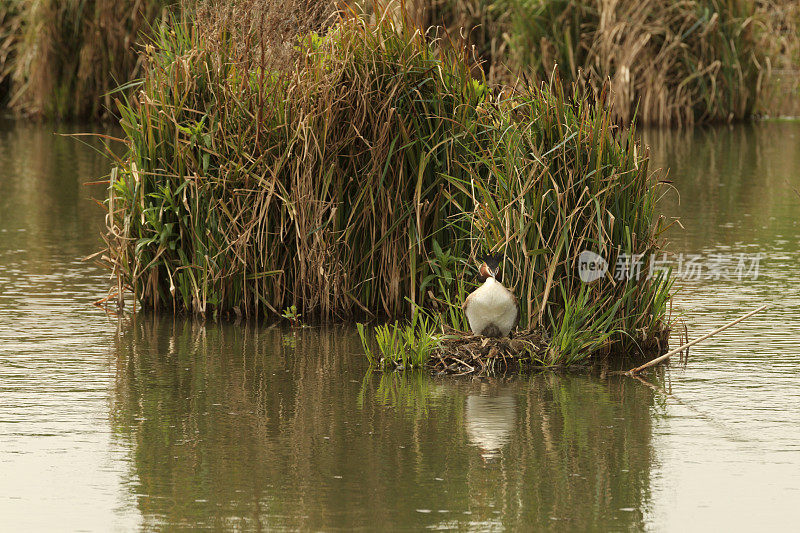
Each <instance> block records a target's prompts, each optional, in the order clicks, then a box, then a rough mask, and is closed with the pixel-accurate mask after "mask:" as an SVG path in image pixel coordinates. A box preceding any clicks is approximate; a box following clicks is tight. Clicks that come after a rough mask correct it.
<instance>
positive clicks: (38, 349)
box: [0, 123, 800, 531]
mask: <svg viewBox="0 0 800 533" xmlns="http://www.w3.org/2000/svg"><path fill="white" fill-rule="evenodd" d="M51 130H52V128H47V127H40V126H30V125H24V124H11V123H0V516H2V517H3V527H4V528H9V530H26V531H29V530H52V529H58V530H84V531H86V530H95V531H107V530H137V529H144V530H161V529H192V528H199V527H207V528H216V529H229V528H240V529H247V530H250V529H268V530H276V529H277V530H280V529H292V530H294V529H311V530H335V529H350V528H360V529H366V530H375V529H384V528H388V527H390V526H393V527H394V528H396V529H398V528H399V529H422V528H431V529H448V528H459V529H466V530H477V531H493V530H504V529H511V530H517V529H534V528H535V529H543V528H552V529H556V530H574V529H577V530H593V529H596V530H624V529H633V530H643V529H650V530H659V531H660V530H684V529H687V530H704V529H709V528H710V527H713V528H714V529H716V530H719V529H752V528H755V527H758V528H759V529H764V528H768V527H773V528H781V529H790V528H793V527H796V524H797V519H798V518H800V508H798V506H797V505H796V503H797V502H798V501H800V439H798V437H800V434H798V428H800V371H798V366H799V365H800V355H799V353H798V352H799V351H800V350H798V348H797V345H798V340H800V325H798V324H797V322H796V320H794V317H796V316H797V315H798V304H800V297H799V296H798V293H797V288H796V285H795V283H794V282H795V280H796V279H797V275H798V274H800V272H799V271H798V270H800V267H798V264H799V262H798V259H800V257H799V256H800V243H798V227H797V225H796V220H795V218H796V217H795V216H794V214H795V213H797V212H798V211H797V207H798V205H800V196H798V195H796V194H795V192H794V191H793V190H792V189H791V187H790V186H789V185H790V184H791V185H793V186H794V187H798V188H800V150H798V141H800V124H798V123H764V124H759V125H756V126H750V127H736V128H730V129H728V128H722V129H709V130H697V131H694V132H691V133H688V134H686V133H683V134H677V133H664V132H648V133H647V134H646V135H647V138H648V140H649V141H650V142H651V143H652V144H653V146H654V158H655V162H656V164H657V165H658V166H662V165H663V166H669V167H670V168H671V169H672V171H671V177H672V179H673V180H674V186H675V189H676V191H677V192H679V193H680V201H678V195H677V194H676V193H671V194H669V195H667V196H666V197H665V198H664V200H663V201H662V204H661V209H662V211H663V212H664V213H665V214H666V215H667V216H669V217H672V216H680V217H681V221H682V223H683V225H684V227H685V229H683V230H679V231H675V228H673V230H671V231H670V239H671V240H672V241H673V243H674V244H673V248H672V249H673V250H674V251H675V252H676V254H679V253H684V254H686V255H687V256H688V254H701V255H702V256H703V257H707V256H711V255H713V254H717V253H725V254H738V253H755V252H761V253H762V254H763V259H762V261H761V262H760V265H759V266H760V271H759V277H758V279H756V280H752V279H747V280H743V281H741V282H739V281H736V280H726V279H718V280H714V279H711V280H688V279H684V280H682V281H681V285H682V287H683V288H682V291H681V292H680V293H679V295H678V297H677V299H676V307H677V308H676V311H678V310H682V311H685V313H686V323H687V327H688V328H689V330H690V332H691V333H692V334H693V335H697V334H699V333H700V332H703V331H705V330H708V329H712V328H713V327H716V326H717V325H719V324H722V323H724V322H725V321H727V320H729V319H732V318H734V317H736V316H738V315H739V314H742V313H743V312H745V311H746V310H749V309H751V308H754V307H756V306H758V305H760V304H761V303H769V304H771V307H770V309H769V310H768V311H767V312H765V313H762V314H761V315H756V316H755V317H753V318H752V319H750V320H748V321H746V322H744V323H743V324H741V325H740V326H738V327H737V328H736V329H734V330H732V331H730V332H726V333H725V334H723V335H721V336H719V337H716V338H714V339H711V340H709V341H708V342H707V343H704V344H702V345H700V346H698V347H697V348H696V349H694V350H693V351H692V352H691V354H690V360H689V363H688V366H687V367H686V368H685V369H682V368H680V367H678V366H677V365H674V366H673V367H672V368H670V369H669V370H668V371H666V372H664V371H663V370H662V371H660V372H659V373H657V374H656V375H655V376H652V375H651V376H649V377H648V380H649V382H647V383H644V382H640V381H636V380H632V379H629V378H620V377H602V376H595V375H583V374H557V373H545V374H542V375H538V376H532V377H522V378H510V379H494V380H473V379H434V378H429V377H428V376H426V375H414V376H410V377H402V376H381V375H376V374H368V373H367V372H366V367H365V364H364V360H363V356H362V355H361V352H360V346H359V342H358V339H357V336H356V335H355V334H354V332H353V331H352V330H351V329H349V328H325V329H306V330H302V331H298V332H293V331H290V330H286V329H282V328H275V327H272V328H270V327H256V326H253V325H246V324H239V325H236V324H218V325H217V324H212V323H209V324H201V323H199V322H196V321H192V320H174V319H172V318H171V317H163V318H155V317H153V316H139V317H137V318H135V319H131V318H123V319H117V318H115V317H113V316H107V315H106V314H105V313H104V312H103V311H102V310H101V309H99V308H97V307H94V306H92V302H93V301H95V300H97V299H98V298H100V297H102V296H103V295H104V288H105V287H106V283H107V276H106V274H105V272H104V271H103V270H102V269H101V268H100V267H98V266H96V265H94V264H92V263H91V262H82V261H81V260H80V259H81V258H82V257H85V256H87V255H89V254H91V253H93V252H95V251H97V250H98V249H99V247H100V239H99V237H98V235H99V228H100V226H101V225H102V217H103V213H102V211H101V210H100V209H99V208H97V207H95V206H94V205H93V204H92V203H91V202H90V201H88V200H87V198H88V197H90V196H92V195H93V196H97V197H99V196H101V195H102V194H103V187H102V185H89V186H85V185H83V184H84V183H85V182H89V181H93V180H96V179H99V178H100V177H101V176H102V175H103V174H104V172H105V169H106V164H105V162H104V161H103V159H102V158H101V157H100V156H99V155H97V154H95V153H94V152H93V151H91V150H90V149H88V148H87V147H85V146H82V145H80V144H78V143H76V142H75V141H74V140H72V139H69V138H65V137H59V136H54V135H52V134H51Z"/></svg>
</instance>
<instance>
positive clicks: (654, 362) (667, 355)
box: [625, 304, 767, 376]
mask: <svg viewBox="0 0 800 533" xmlns="http://www.w3.org/2000/svg"><path fill="white" fill-rule="evenodd" d="M766 308H767V305H766V304H765V305H762V306H761V307H759V308H758V309H756V310H754V311H750V312H749V313H747V314H746V315H742V316H740V317H739V318H737V319H736V320H734V321H732V322H728V323H727V324H725V325H724V326H721V327H719V328H717V329H715V330H714V331H710V332H708V333H706V334H705V335H703V336H702V337H698V338H696V339H695V340H693V341H690V342H687V343H686V344H684V345H682V346H678V347H677V348H675V349H674V350H670V351H668V352H667V353H665V354H664V355H662V356H660V357H656V358H655V359H653V360H652V361H648V362H647V363H645V364H643V365H642V366H637V367H636V368H631V369H630V370H628V371H627V372H625V373H626V374H627V375H629V376H633V375H634V374H636V373H637V372H640V371H642V370H644V369H645V368H649V367H651V366H653V365H657V364H658V363H660V362H662V361H666V360H667V359H669V358H670V357H672V356H673V355H675V354H676V353H680V352H682V351H683V350H686V349H687V348H689V347H690V346H694V345H695V344H697V343H698V342H701V341H704V340H706V339H707V338H709V337H711V336H713V335H716V334H717V333H719V332H720V331H723V330H726V329H728V328H729V327H731V326H733V325H735V324H738V323H739V322H741V321H742V320H744V319H745V318H749V317H751V316H753V315H754V314H756V313H758V312H761V311H763V310H764V309H766Z"/></svg>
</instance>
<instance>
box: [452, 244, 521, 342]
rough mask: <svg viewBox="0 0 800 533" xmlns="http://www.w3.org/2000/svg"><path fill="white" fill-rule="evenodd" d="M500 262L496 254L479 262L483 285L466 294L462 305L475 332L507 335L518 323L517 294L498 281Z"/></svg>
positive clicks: (491, 335) (500, 335)
mask: <svg viewBox="0 0 800 533" xmlns="http://www.w3.org/2000/svg"><path fill="white" fill-rule="evenodd" d="M499 265H500V260H499V258H498V257H497V256H491V257H488V258H486V260H485V261H484V262H483V263H481V267H480V269H479V275H480V280H481V281H483V284H482V285H481V286H480V287H478V288H477V289H475V290H474V291H472V294H470V295H469V296H467V299H466V300H465V301H464V305H463V306H462V308H463V309H464V314H466V315H467V320H468V321H469V329H471V330H472V333H474V334H475V335H483V336H485V337H507V336H508V334H509V332H510V331H511V330H512V329H514V326H516V325H517V319H518V318H519V308H518V306H517V297H516V296H514V294H513V293H512V292H511V291H510V290H508V289H506V288H505V287H504V286H503V284H502V283H500V282H499V281H498V280H497V272H498V267H499Z"/></svg>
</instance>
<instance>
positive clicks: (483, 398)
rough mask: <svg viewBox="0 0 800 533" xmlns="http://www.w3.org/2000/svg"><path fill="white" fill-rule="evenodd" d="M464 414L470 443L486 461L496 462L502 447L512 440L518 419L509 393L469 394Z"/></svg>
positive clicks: (514, 404)
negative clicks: (512, 432)
mask: <svg viewBox="0 0 800 533" xmlns="http://www.w3.org/2000/svg"><path fill="white" fill-rule="evenodd" d="M464 415H465V416H464V419H465V423H466V426H467V437H468V438H469V441H470V443H471V444H472V445H473V446H477V447H478V448H480V450H481V456H482V457H483V459H484V460H485V461H487V462H492V461H494V460H496V459H497V458H498V457H499V456H500V452H501V450H502V448H503V446H505V445H506V444H508V441H509V440H511V431H512V430H513V428H514V422H515V421H516V418H517V405H516V403H515V401H514V397H513V395H512V393H511V391H508V392H500V393H499V394H495V395H490V394H487V393H479V394H470V395H468V396H467V407H466V411H465V413H464Z"/></svg>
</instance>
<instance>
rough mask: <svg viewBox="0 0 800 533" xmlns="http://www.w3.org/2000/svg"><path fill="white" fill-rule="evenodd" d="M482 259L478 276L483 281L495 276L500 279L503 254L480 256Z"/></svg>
mask: <svg viewBox="0 0 800 533" xmlns="http://www.w3.org/2000/svg"><path fill="white" fill-rule="evenodd" d="M479 259H481V260H482V262H481V266H480V267H479V268H478V278H479V279H480V280H481V282H484V281H486V280H487V279H489V278H494V279H496V280H497V281H500V261H501V260H502V256H501V255H499V254H491V255H486V256H483V257H479Z"/></svg>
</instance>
